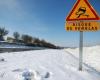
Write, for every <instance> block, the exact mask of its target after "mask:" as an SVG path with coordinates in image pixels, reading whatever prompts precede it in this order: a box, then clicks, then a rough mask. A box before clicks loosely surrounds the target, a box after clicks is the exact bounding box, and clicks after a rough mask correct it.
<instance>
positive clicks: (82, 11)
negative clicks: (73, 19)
mask: <svg viewBox="0 0 100 80" xmlns="http://www.w3.org/2000/svg"><path fill="white" fill-rule="evenodd" d="M75 14H76V15H78V16H77V18H80V16H87V17H89V15H88V14H86V8H85V7H80V8H79V9H78V11H77V12H76V13H75Z"/></svg>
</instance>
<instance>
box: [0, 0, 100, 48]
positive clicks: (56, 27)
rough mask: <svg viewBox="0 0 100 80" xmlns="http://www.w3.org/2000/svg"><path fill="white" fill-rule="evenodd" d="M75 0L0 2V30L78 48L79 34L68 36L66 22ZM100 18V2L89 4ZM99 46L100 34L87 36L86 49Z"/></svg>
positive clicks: (96, 0) (97, 0) (93, 33)
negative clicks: (2, 28) (2, 27)
mask: <svg viewBox="0 0 100 80" xmlns="http://www.w3.org/2000/svg"><path fill="white" fill-rule="evenodd" d="M75 1H76V0H0V26H4V27H5V28H6V29H8V30H9V35H8V36H12V34H13V32H15V31H17V32H19V33H20V34H29V35H31V36H33V37H39V38H40V39H45V40H46V41H49V42H52V43H54V44H56V45H60V46H78V45H79V32H67V31H66V30H65V19H66V16H67V15H68V13H69V11H70V10H71V8H72V6H73V5H74V3H75ZM89 1H90V3H91V4H92V6H93V7H94V8H95V9H96V11H97V12H98V14H100V0H89ZM95 44H100V31H98V32H85V33H84V45H95Z"/></svg>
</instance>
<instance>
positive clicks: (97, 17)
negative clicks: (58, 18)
mask: <svg viewBox="0 0 100 80" xmlns="http://www.w3.org/2000/svg"><path fill="white" fill-rule="evenodd" d="M80 1H81V0H78V1H77V2H76V4H75V6H74V7H73V8H72V11H71V13H70V14H69V15H68V17H67V18H66V21H75V20H100V17H99V16H98V15H97V13H96V12H95V10H94V9H93V7H92V6H91V5H90V3H89V2H88V0H84V1H85V3H86V4H87V5H88V7H89V8H90V10H91V11H92V12H93V14H94V15H95V18H79V19H78V18H77V19H70V16H71V15H72V13H73V12H74V10H75V8H76V7H77V5H78V4H79V2H80Z"/></svg>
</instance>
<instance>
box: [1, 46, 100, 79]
mask: <svg viewBox="0 0 100 80" xmlns="http://www.w3.org/2000/svg"><path fill="white" fill-rule="evenodd" d="M0 58H3V59H4V60H3V61H2V60H1V61H0V80H24V79H23V73H24V72H25V71H31V72H33V73H34V78H32V80H100V46H95V47H87V48H84V63H83V71H78V49H65V50H53V49H47V50H35V51H23V52H12V53H3V54H0Z"/></svg>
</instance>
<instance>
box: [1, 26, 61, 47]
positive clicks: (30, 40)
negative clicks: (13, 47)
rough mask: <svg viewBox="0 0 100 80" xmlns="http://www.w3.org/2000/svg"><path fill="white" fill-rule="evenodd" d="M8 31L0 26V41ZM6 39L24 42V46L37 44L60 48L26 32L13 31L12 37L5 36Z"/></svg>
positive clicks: (13, 41)
mask: <svg viewBox="0 0 100 80" xmlns="http://www.w3.org/2000/svg"><path fill="white" fill-rule="evenodd" d="M8 33H9V31H8V30H6V29H5V28H2V27H0V41H5V40H4V36H6V35H7V34H8ZM7 41H8V42H12V43H24V44H25V45H26V46H39V47H47V48H54V49H57V48H60V47H58V46H55V45H54V44H52V43H49V42H47V41H45V40H40V39H39V38H35V37H32V36H30V35H27V34H22V35H20V33H18V32H14V33H13V37H7Z"/></svg>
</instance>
